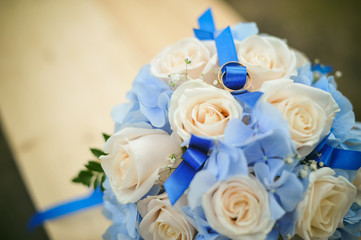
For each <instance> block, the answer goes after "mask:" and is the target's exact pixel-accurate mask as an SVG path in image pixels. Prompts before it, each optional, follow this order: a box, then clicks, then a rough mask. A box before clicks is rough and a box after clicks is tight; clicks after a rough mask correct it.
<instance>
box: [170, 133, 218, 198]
mask: <svg viewBox="0 0 361 240" xmlns="http://www.w3.org/2000/svg"><path fill="white" fill-rule="evenodd" d="M212 144H213V141H212V140H210V139H205V138H201V137H198V136H195V135H192V136H191V139H190V142H189V147H188V149H187V151H185V153H184V154H183V156H182V158H183V161H182V162H181V163H180V164H179V166H178V167H177V169H176V170H175V171H174V172H173V174H172V175H171V176H170V177H169V178H168V179H167V181H165V183H164V188H165V190H166V192H167V194H168V198H169V200H170V202H171V204H172V205H174V204H175V203H176V202H177V200H178V199H179V198H180V197H181V196H182V194H183V193H184V191H185V190H186V189H187V188H188V187H189V184H190V183H191V181H192V179H193V177H194V175H195V174H196V173H197V172H198V171H199V170H200V169H201V168H202V166H203V164H204V163H205V161H206V160H207V159H208V152H209V150H210V149H211V147H212Z"/></svg>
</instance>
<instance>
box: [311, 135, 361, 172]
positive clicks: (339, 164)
mask: <svg viewBox="0 0 361 240" xmlns="http://www.w3.org/2000/svg"><path fill="white" fill-rule="evenodd" d="M328 136H329V135H328ZM328 136H327V137H325V138H324V139H323V140H322V142H321V143H320V144H319V145H318V146H317V147H316V149H315V150H314V151H313V152H312V153H311V154H310V155H309V156H308V157H307V158H308V159H313V160H316V161H318V162H323V163H324V164H325V165H326V166H327V167H331V168H339V169H345V170H358V169H359V168H360V167H361V152H360V151H353V150H346V149H340V148H334V147H332V146H330V145H328V144H326V141H327V139H328Z"/></svg>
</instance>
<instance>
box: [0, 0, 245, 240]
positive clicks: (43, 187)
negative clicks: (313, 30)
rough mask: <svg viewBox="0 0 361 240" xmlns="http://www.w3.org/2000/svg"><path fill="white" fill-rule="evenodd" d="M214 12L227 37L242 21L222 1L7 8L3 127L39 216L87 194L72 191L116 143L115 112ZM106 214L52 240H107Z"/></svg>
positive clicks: (112, 0) (78, 222) (1, 47)
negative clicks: (109, 136) (106, 139)
mask: <svg viewBox="0 0 361 240" xmlns="http://www.w3.org/2000/svg"><path fill="white" fill-rule="evenodd" d="M207 7H212V8H213V11H214V16H215V18H216V23H217V27H219V28H220V27H224V26H226V25H228V24H234V23H236V22H238V21H239V20H240V17H239V16H238V15H237V14H236V13H235V12H234V11H233V10H232V9H230V8H229V7H228V6H227V5H225V4H224V3H222V2H220V1H215V0H214V1H201V0H200V1H192V0H183V1H176V0H163V1H148V0H142V1H135V0H133V1H121V0H102V1H101V0H98V1H96V0H84V1H80V0H79V1H70V0H69V1H64V0H63V1H60V0H59V1H35V0H34V1H1V2H0V56H1V58H0V103H1V121H2V125H3V127H4V131H5V133H6V136H7V139H8V141H9V143H10V146H11V149H12V151H13V153H14V156H15V159H16V163H17V166H18V168H19V170H20V172H21V175H22V177H23V180H24V181H25V184H26V186H27V188H28V190H29V192H30V195H31V197H32V200H33V202H34V203H35V206H36V207H37V208H38V209H43V208H46V207H48V206H51V205H54V204H56V203H58V202H62V201H65V200H68V199H71V198H74V197H78V196H82V195H84V194H86V193H87V191H88V190H87V189H85V188H84V187H82V186H78V185H75V184H72V183H71V182H70V179H71V178H72V177H74V176H75V175H76V173H77V172H78V170H79V169H80V168H82V165H83V164H84V163H85V161H86V160H88V159H89V158H90V157H91V155H90V153H89V150H88V148H89V147H101V146H102V144H103V140H102V136H101V133H102V132H107V133H111V132H112V131H113V123H112V120H111V118H110V111H111V108H112V107H113V106H114V105H116V104H118V103H121V102H124V101H125V93H126V92H127V91H128V90H129V89H130V87H131V83H132V81H133V78H134V77H135V75H136V73H137V72H138V70H139V69H140V67H141V66H142V65H144V64H146V63H148V62H149V61H150V60H151V58H152V57H153V56H154V55H155V54H156V53H157V52H159V51H160V50H161V49H162V48H163V47H165V46H166V45H169V44H171V43H173V42H175V41H177V40H179V39H181V38H185V37H188V36H192V27H196V19H197V17H198V16H199V14H201V13H202V12H203V11H204V10H205V9H206V8H207ZM109 224H110V222H109V221H107V220H106V219H105V218H104V217H103V216H102V215H101V208H95V209H92V210H88V211H84V212H82V213H79V214H76V215H73V216H69V217H66V218H62V219H59V220H56V221H52V222H49V223H47V224H46V226H45V227H46V230H47V232H48V234H49V236H50V237H51V239H77V240H81V239H100V238H101V235H102V234H103V232H104V231H105V229H106V228H107V227H108V226H109Z"/></svg>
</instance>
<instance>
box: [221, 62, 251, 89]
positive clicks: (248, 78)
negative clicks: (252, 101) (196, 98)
mask: <svg viewBox="0 0 361 240" xmlns="http://www.w3.org/2000/svg"><path fill="white" fill-rule="evenodd" d="M232 63H236V64H238V65H239V66H242V67H244V65H243V64H241V63H239V62H236V61H230V62H226V63H225V64H223V65H222V67H220V68H219V71H218V82H219V83H220V84H221V86H222V87H223V89H224V90H227V91H229V92H235V91H237V92H242V91H245V90H246V88H247V87H248V86H249V84H250V81H249V80H250V78H251V77H250V76H249V74H248V73H247V79H246V83H245V84H244V86H243V88H241V89H237V90H233V89H230V88H228V87H226V85H224V83H223V77H224V74H225V73H226V72H223V73H222V69H223V68H224V67H225V66H227V65H228V64H232Z"/></svg>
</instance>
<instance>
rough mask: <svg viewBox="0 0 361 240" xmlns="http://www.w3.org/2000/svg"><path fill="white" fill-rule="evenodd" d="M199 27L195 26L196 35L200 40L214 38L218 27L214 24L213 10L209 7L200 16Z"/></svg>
mask: <svg viewBox="0 0 361 240" xmlns="http://www.w3.org/2000/svg"><path fill="white" fill-rule="evenodd" d="M198 25H199V29H195V28H193V32H194V35H195V36H196V37H197V38H198V39H199V40H213V39H214V35H215V32H216V27H215V25H214V21H213V16H212V10H211V9H210V8H208V9H207V10H206V11H205V12H204V13H203V14H202V15H201V16H200V17H199V18H198Z"/></svg>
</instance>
